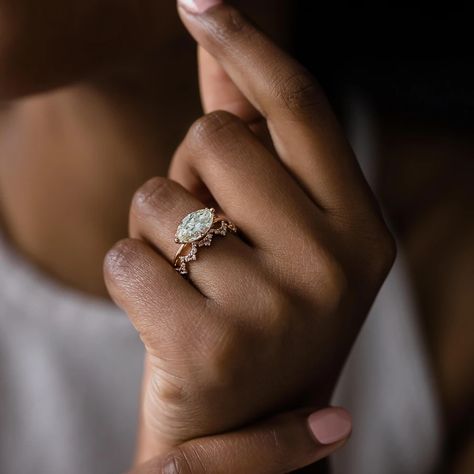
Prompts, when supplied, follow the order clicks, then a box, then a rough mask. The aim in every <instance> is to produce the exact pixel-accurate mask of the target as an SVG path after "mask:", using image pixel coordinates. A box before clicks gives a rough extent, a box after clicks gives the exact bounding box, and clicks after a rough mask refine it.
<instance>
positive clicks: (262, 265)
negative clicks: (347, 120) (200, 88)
mask: <svg viewBox="0 0 474 474" xmlns="http://www.w3.org/2000/svg"><path fill="white" fill-rule="evenodd" d="M187 3H189V2H187ZM180 13H181V16H182V19H183V21H184V23H185V24H186V26H187V27H188V29H189V30H190V31H191V33H192V34H193V35H194V37H195V38H196V39H197V41H198V42H199V43H200V45H201V46H203V47H204V48H205V49H206V50H207V51H208V52H209V53H210V54H211V55H212V56H214V58H216V60H217V61H218V62H219V63H220V64H221V66H222V67H223V68H224V70H225V71H226V73H227V74H228V76H229V78H230V79H231V80H232V82H233V84H234V85H235V86H236V87H237V88H238V90H239V91H240V92H241V94H243V96H244V97H245V98H246V100H247V101H248V103H249V104H251V106H252V107H253V108H254V109H255V110H256V111H258V112H259V114H261V117H264V118H265V120H266V125H267V128H268V130H269V133H270V137H271V139H272V147H271V148H269V147H268V146H265V145H264V144H263V143H262V142H261V141H260V140H259V139H258V138H257V136H256V135H255V134H254V133H252V131H251V130H250V128H249V126H248V124H246V123H244V122H243V121H242V120H240V119H239V118H237V117H236V116H235V115H232V114H230V113H228V112H217V113H212V114H210V115H207V116H205V117H204V118H202V119H200V120H199V121H198V122H197V123H196V124H195V125H194V126H193V127H192V129H191V131H190V132H189V134H188V136H187V137H186V138H185V140H184V142H183V144H182V146H181V147H180V149H179V150H178V152H177V154H176V157H175V162H174V165H173V167H172V171H171V172H172V176H173V177H174V178H175V179H176V180H177V181H179V182H181V183H182V185H183V186H184V187H183V186H182V185H179V184H177V183H176V182H175V181H171V180H167V179H164V178H155V179H153V180H151V181H149V182H148V183H147V184H145V185H144V186H143V187H142V189H140V190H139V191H138V193H137V194H136V197H135V199H134V201H133V204H132V210H131V234H132V236H133V237H135V239H130V240H126V241H122V242H120V243H119V244H117V246H116V247H114V249H113V250H112V251H111V252H110V253H109V255H108V257H107V259H106V264H105V276H106V282H107V284H108V287H109V290H110V293H111V295H112V296H113V298H114V299H115V300H116V302H117V303H118V304H119V305H120V306H122V307H123V308H124V309H125V310H126V311H127V313H128V314H129V316H130V319H131V320H132V322H133V324H134V325H135V327H136V328H137V330H138V331H139V333H140V335H141V337H142V339H143V341H144V343H145V346H146V348H147V351H148V373H147V377H146V379H145V380H146V383H145V388H144V402H143V414H142V416H143V421H144V427H145V435H144V437H145V438H146V440H147V441H146V442H145V444H147V449H146V450H145V451H146V452H147V453H148V454H151V453H153V454H155V453H164V452H166V451H167V450H168V449H169V448H170V447H173V446H176V445H178V444H180V443H181V442H183V441H185V440H188V439H193V438H197V437H201V436H204V435H208V434H212V433H219V432H224V431H228V430H230V429H233V428H235V427H236V426H241V425H242V424H246V423H249V422H250V421H252V420H254V419H256V418H258V417H261V416H264V415H265V414H268V413H274V412H276V411H280V410H281V409H282V408H283V407H286V406H304V405H305V404H306V405H308V406H309V405H313V406H325V405H327V403H328V401H329V398H330V395H331V392H332V390H333V388H334V385H335V383H336V380H337V378H338V376H339V373H340V370H341V368H342V365H343V363H344V360H345V358H346V356H347V354H348V351H349V349H350V347H351V345H352V343H353V341H354V339H355V337H356V335H357V333H358V331H359V329H360V327H361V325H362V323H363V321H364V318H365V316H366V314H367V312H368V309H369V307H370V305H371V303H372V301H373V299H374V297H375V295H376V293H377V291H378V289H379V287H380V285H381V283H382V282H383V280H384V278H385V276H386V274H387V272H388V271H389V269H390V267H391V264H392V262H393V259H394V253H395V250H394V244H393V239H392V238H391V236H390V234H389V232H388V231H387V229H386V226H385V224H384V222H383V220H382V218H381V215H380V212H379V210H378V207H377V205H376V203H375V201H374V199H373V196H372V194H371V193H370V190H369V188H368V186H367V184H366V183H365V181H364V179H363V177H362V174H361V172H360V170H359V168H358V165H357V162H356V160H355V159H354V156H353V154H352V151H351V150H350V147H349V146H348V144H347V142H346V140H345V139H344V138H343V135H342V133H341V131H340V129H339V127H338V125H337V123H336V120H335V118H334V116H333V114H332V112H331V110H330V108H329V106H328V104H327V102H326V99H325V98H324V96H323V94H322V92H321V91H320V89H319V88H318V86H317V84H316V82H315V81H314V79H313V78H311V77H310V76H309V75H308V73H307V72H306V71H305V70H304V69H303V68H302V67H301V66H300V65H298V64H297V63H295V62H294V61H293V60H292V59H291V58H289V57H288V56H287V55H286V54H284V53H283V52H282V51H280V50H279V49H278V48H277V47H276V46H274V45H273V44H272V43H271V42H270V41H269V40H268V39H267V38H265V37H264V36H263V35H262V34H261V33H259V32H258V31H257V30H256V29H254V27H252V26H251V25H250V24H249V23H247V21H246V20H245V19H244V18H243V17H242V16H241V15H240V14H239V13H238V12H237V11H236V10H235V9H233V8H232V7H229V6H225V5H220V6H216V7H215V8H212V9H211V10H208V11H207V12H205V13H197V12H189V11H187V10H185V9H183V8H181V9H180ZM273 150H274V153H272V151H273ZM186 188H187V189H186ZM189 190H191V191H193V193H191V192H190V191H189ZM196 195H199V196H201V197H202V199H203V200H204V202H202V201H200V200H199V199H197V198H196ZM210 203H212V204H215V206H216V207H218V208H219V209H221V210H222V211H223V213H224V214H225V215H226V216H228V217H229V218H230V219H231V220H233V221H234V222H235V223H236V224H237V225H238V227H239V228H240V229H241V231H242V238H239V237H236V236H232V235H231V236H228V237H226V238H225V239H221V240H216V241H215V243H214V244H213V246H212V248H210V249H205V250H202V251H201V253H200V256H199V259H198V261H197V262H194V263H193V264H192V268H191V281H188V280H184V279H183V278H181V277H180V276H179V275H178V274H177V273H176V272H175V271H174V269H173V268H172V266H171V265H170V263H169V262H170V261H173V259H174V255H175V252H176V249H177V246H176V244H175V243H174V240H173V239H174V233H175V230H176V227H177V225H178V223H179V221H180V220H181V218H182V217H184V216H185V215H186V214H187V213H189V212H190V211H193V210H196V209H200V208H202V207H205V205H209V204H210ZM144 457H147V456H146V455H144Z"/></svg>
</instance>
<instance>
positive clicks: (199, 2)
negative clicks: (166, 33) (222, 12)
mask: <svg viewBox="0 0 474 474" xmlns="http://www.w3.org/2000/svg"><path fill="white" fill-rule="evenodd" d="M178 3H179V6H180V7H182V8H184V9H185V10H186V11H188V12H190V13H198V14H199V13H204V12H205V11H207V10H209V8H211V7H215V6H216V5H220V4H221V3H222V0H178Z"/></svg>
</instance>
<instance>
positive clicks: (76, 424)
mask: <svg viewBox="0 0 474 474" xmlns="http://www.w3.org/2000/svg"><path fill="white" fill-rule="evenodd" d="M142 365H143V347H142V344H141V342H140V340H139V339H138V336H137V334H136V332H135V330H134V329H133V327H132V326H131V324H130V322H129V321H128V319H127V318H126V316H125V315H124V314H123V313H122V312H121V311H119V310H118V309H116V308H115V307H113V306H112V305H111V304H107V303H105V302H102V301H99V300H95V299H93V298H89V297H86V296H83V295H81V294H79V293H76V292H74V291H71V290H69V289H66V288H63V287H61V286H59V285H57V284H55V283H53V282H52V281H50V280H48V279H47V278H46V277H44V276H43V275H42V274H40V273H39V272H37V271H36V270H35V269H33V268H32V267H31V266H30V265H29V264H28V263H27V262H25V261H24V260H23V259H22V258H20V257H19V256H18V255H16V254H14V252H12V250H11V249H10V248H9V247H8V245H7V243H6V242H5V241H4V239H2V238H0V472H1V473H2V474H30V473H32V474H33V473H34V474H86V473H87V474H95V473H97V474H107V473H114V474H115V473H119V472H124V471H126V470H127V469H128V468H129V467H130V464H131V460H132V458H133V451H134V447H135V436H136V426H137V419H138V406H139V392H140V383H141V375H142Z"/></svg>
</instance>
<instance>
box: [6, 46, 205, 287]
mask: <svg viewBox="0 0 474 474" xmlns="http://www.w3.org/2000/svg"><path fill="white" fill-rule="evenodd" d="M192 51H193V50H192V48H191V49H190V50H189V52H190V54H192ZM175 54H176V50H175ZM183 58H186V60H183V61H181V62H180V64H182V65H184V66H185V68H186V69H187V70H188V71H189V70H190V67H189V63H188V59H189V60H190V61H191V60H192V59H191V58H192V56H190V55H188V53H184V55H183ZM174 64H176V62H174ZM180 72H181V71H179V70H178V69H177V67H176V66H175V65H171V64H167V65H166V66H165V65H164V62H163V61H160V70H159V71H158V70H156V69H155V70H153V69H152V70H151V71H150V70H147V71H146V73H145V74H143V75H142V76H141V78H137V77H130V76H129V77H128V78H127V80H124V77H125V76H123V75H122V76H121V80H120V81H118V80H115V81H102V84H101V85H100V86H99V85H97V84H95V85H92V84H82V85H76V86H74V87H68V88H65V89H62V90H59V91H54V92H51V93H48V94H44V95H41V96H35V97H32V98H26V99H23V100H21V101H18V102H16V103H14V104H12V105H11V106H9V107H7V108H6V109H4V110H3V112H2V113H1V115H0V205H1V214H2V219H3V223H4V227H5V229H6V232H7V233H8V236H9V238H10V239H11V241H12V242H13V244H14V245H15V246H16V247H17V248H18V249H19V250H20V251H21V252H22V253H24V254H25V255H26V256H27V257H28V258H29V259H30V260H32V261H34V262H35V263H36V264H37V265H39V266H40V267H41V268H42V269H44V270H45V271H46V272H48V273H49V274H50V275H52V276H53V277H55V278H57V279H59V280H61V281H62V282H63V283H66V284H68V285H70V286H73V287H75V288H77V289H79V290H82V291H85V292H88V293H92V294H95V295H101V296H102V295H105V294H106V292H105V287H104V284H103V278H102V260H103V257H104V255H105V253H106V252H107V250H108V249H109V248H110V247H111V246H112V245H113V244H114V243H115V242H116V241H117V240H119V239H121V238H124V237H126V236H127V227H128V208H129V204H130V200H131V198H132V195H133V193H134V192H135V190H136V189H137V188H138V187H139V186H140V185H141V184H143V182H145V181H146V180H147V179H148V178H150V177H152V176H156V175H166V173H167V167H168V163H169V160H170V157H171V155H172V151H173V149H174V147H175V146H176V145H177V142H176V141H175V139H176V137H179V136H180V135H182V134H183V132H184V130H185V127H186V126H187V125H188V124H189V122H190V121H191V120H192V119H193V118H194V116H195V115H196V114H197V113H198V105H197V99H196V97H194V95H195V91H196V89H197V88H196V87H195V84H194V78H191V79H187V81H188V82H189V83H188V84H186V82H185V81H183V80H179V78H180V77H181V78H182V77H189V74H187V75H184V74H180ZM163 76H164V77H163ZM143 78H146V79H143ZM191 81H192V82H193V83H192V84H191ZM105 90H107V91H108V92H107V93H106V92H104V91H105ZM137 91H138V92H137ZM190 103H191V104H193V105H195V106H193V107H190V106H189V104H190ZM169 137H172V139H170V138H169Z"/></svg>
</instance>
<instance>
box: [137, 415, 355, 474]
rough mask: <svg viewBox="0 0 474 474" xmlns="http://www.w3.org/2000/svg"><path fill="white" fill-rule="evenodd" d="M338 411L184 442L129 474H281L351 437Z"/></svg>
mask: <svg viewBox="0 0 474 474" xmlns="http://www.w3.org/2000/svg"><path fill="white" fill-rule="evenodd" d="M351 428H352V424H351V417H350V415H349V413H347V412H346V411H345V410H343V409H342V408H327V409H324V410H320V411H317V412H315V413H312V414H310V415H309V416H308V413H307V412H306V413H305V412H304V411H299V412H292V413H287V414H284V415H279V416H277V417H275V418H272V419H270V420H268V421H265V422H263V423H259V424H256V425H253V426H250V427H247V428H244V429H242V430H240V431H236V432H232V433H228V434H223V435H218V436H210V437H206V438H200V439H196V440H193V441H189V442H187V443H185V444H183V445H181V446H179V447H178V448H176V449H175V450H173V451H172V452H171V453H169V454H168V455H167V456H165V457H161V458H156V459H153V460H151V461H149V462H148V463H147V464H144V465H143V466H141V467H139V468H138V469H137V470H134V471H132V474H151V473H158V472H163V473H165V472H166V473H180V474H205V473H210V472H212V473H215V474H221V473H222V474H224V473H225V474H247V473H249V472H253V473H258V474H284V473H287V472H292V471H295V470H297V469H301V468H304V467H306V466H309V465H311V464H313V463H315V462H317V461H319V460H321V459H324V458H326V457H327V456H329V455H330V454H332V453H334V452H335V451H337V450H338V449H339V448H341V447H342V446H343V445H344V444H345V442H346V441H347V439H348V437H349V436H350V433H351Z"/></svg>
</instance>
